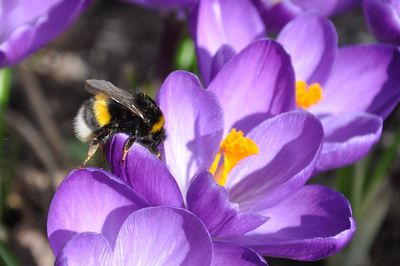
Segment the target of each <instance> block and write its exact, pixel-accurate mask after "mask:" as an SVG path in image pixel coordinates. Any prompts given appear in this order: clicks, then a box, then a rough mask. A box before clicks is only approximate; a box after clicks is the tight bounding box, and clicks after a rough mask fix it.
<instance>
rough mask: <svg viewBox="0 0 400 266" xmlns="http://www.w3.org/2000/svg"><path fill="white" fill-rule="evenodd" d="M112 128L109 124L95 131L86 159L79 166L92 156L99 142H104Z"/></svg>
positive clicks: (109, 135)
mask: <svg viewBox="0 0 400 266" xmlns="http://www.w3.org/2000/svg"><path fill="white" fill-rule="evenodd" d="M112 132H113V131H112V128H110V126H106V127H103V128H101V129H99V130H98V131H96V132H95V138H94V139H93V140H92V141H91V142H90V146H89V150H88V154H87V157H86V159H85V160H84V161H83V163H82V164H81V166H80V167H79V168H83V167H85V166H86V164H87V162H88V161H89V160H90V159H91V158H92V157H93V155H94V154H95V153H96V151H97V149H98V148H99V146H100V144H105V143H106V142H107V140H108V139H109V138H110V137H111V136H112Z"/></svg>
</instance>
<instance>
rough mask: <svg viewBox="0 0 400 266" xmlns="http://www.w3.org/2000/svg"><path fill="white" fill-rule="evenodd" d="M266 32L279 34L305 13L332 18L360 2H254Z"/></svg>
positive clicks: (299, 0)
mask: <svg viewBox="0 0 400 266" xmlns="http://www.w3.org/2000/svg"><path fill="white" fill-rule="evenodd" d="M254 2H255V4H256V5H257V8H258V9H259V11H260V14H261V16H262V17H263V19H264V21H265V24H266V25H267V28H268V30H270V31H273V32H279V31H280V30H281V29H282V28H283V27H284V26H285V25H286V23H288V22H289V21H291V20H292V19H294V18H295V17H297V16H298V15H301V14H303V13H305V12H310V11H313V12H317V13H319V14H321V15H323V16H332V15H336V14H339V13H342V12H345V11H347V10H349V9H351V8H353V7H355V6H356V5H359V4H361V0H324V1H321V0H254Z"/></svg>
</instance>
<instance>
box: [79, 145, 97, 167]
mask: <svg viewBox="0 0 400 266" xmlns="http://www.w3.org/2000/svg"><path fill="white" fill-rule="evenodd" d="M99 144H100V143H99V142H98V141H97V140H92V142H90V146H89V150H88V154H87V157H86V159H85V160H84V161H83V163H82V164H81V166H80V167H79V168H83V167H85V166H86V164H87V162H88V161H89V160H90V159H91V158H92V157H93V155H94V154H95V153H96V151H97V148H98V147H99Z"/></svg>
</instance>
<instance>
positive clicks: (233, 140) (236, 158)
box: [210, 128, 259, 186]
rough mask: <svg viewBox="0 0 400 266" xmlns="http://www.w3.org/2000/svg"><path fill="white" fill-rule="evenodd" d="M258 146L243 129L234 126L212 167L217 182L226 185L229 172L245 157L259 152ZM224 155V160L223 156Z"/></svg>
mask: <svg viewBox="0 0 400 266" xmlns="http://www.w3.org/2000/svg"><path fill="white" fill-rule="evenodd" d="M258 153H259V150H258V146H257V144H256V143H255V142H254V140H252V139H250V138H248V137H244V134H243V132H242V131H236V129H235V128H233V129H232V130H231V131H230V132H229V134H228V135H227V136H226V138H225V139H224V140H223V141H222V143H221V145H220V148H219V151H218V154H217V155H216V156H215V159H214V162H213V163H212V165H211V167H210V173H211V174H212V175H213V176H214V180H215V182H217V183H218V184H219V185H221V186H224V185H225V184H226V181H227V180H228V178H227V177H228V174H229V172H230V171H231V170H232V169H233V168H234V167H235V166H236V165H237V164H238V163H239V162H240V161H241V160H243V159H245V158H247V157H249V156H251V155H255V154H258ZM222 157H223V162H221V158H222Z"/></svg>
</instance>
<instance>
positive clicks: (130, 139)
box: [120, 136, 136, 164]
mask: <svg viewBox="0 0 400 266" xmlns="http://www.w3.org/2000/svg"><path fill="white" fill-rule="evenodd" d="M135 140H136V138H135V137H134V136H131V137H129V138H128V139H127V140H126V142H125V145H124V153H123V154H122V158H121V161H120V163H121V164H122V163H123V162H124V161H125V159H126V155H127V154H128V151H129V148H130V147H131V146H132V144H133V143H134V142H135Z"/></svg>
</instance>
